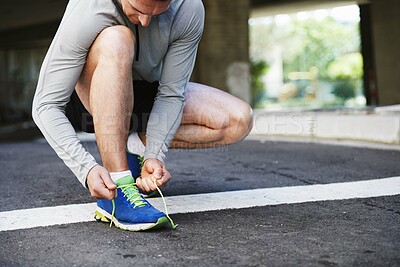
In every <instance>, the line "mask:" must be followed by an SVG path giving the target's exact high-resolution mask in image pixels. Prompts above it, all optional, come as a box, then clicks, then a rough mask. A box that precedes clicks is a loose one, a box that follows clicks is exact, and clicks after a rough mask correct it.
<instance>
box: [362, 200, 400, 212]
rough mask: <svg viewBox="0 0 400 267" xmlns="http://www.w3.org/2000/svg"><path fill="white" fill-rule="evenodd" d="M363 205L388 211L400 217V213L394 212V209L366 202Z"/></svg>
mask: <svg viewBox="0 0 400 267" xmlns="http://www.w3.org/2000/svg"><path fill="white" fill-rule="evenodd" d="M363 204H364V205H366V206H369V207H373V208H377V209H380V210H385V211H388V212H390V213H395V214H398V215H400V211H398V210H394V209H392V208H388V207H384V206H380V205H377V204H374V203H370V202H367V201H364V202H363Z"/></svg>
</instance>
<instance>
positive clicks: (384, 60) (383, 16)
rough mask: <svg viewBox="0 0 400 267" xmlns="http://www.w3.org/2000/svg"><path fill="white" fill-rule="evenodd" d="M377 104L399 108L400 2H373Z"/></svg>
mask: <svg viewBox="0 0 400 267" xmlns="http://www.w3.org/2000/svg"><path fill="white" fill-rule="evenodd" d="M371 14H372V30H373V40H374V48H375V61H376V75H377V82H378V86H377V87H378V101H379V104H380V105H392V104H400V1H399V0H372V3H371Z"/></svg>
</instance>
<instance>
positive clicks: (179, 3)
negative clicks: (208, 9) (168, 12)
mask: <svg viewBox="0 0 400 267" xmlns="http://www.w3.org/2000/svg"><path fill="white" fill-rule="evenodd" d="M171 8H172V9H173V10H174V13H175V15H177V14H198V15H202V14H203V12H204V6H203V2H202V1H201V0H173V1H172V3H171Z"/></svg>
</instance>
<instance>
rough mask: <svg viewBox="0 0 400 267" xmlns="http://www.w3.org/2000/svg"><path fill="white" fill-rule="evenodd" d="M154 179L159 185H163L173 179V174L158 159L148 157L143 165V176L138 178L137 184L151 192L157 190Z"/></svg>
mask: <svg viewBox="0 0 400 267" xmlns="http://www.w3.org/2000/svg"><path fill="white" fill-rule="evenodd" d="M154 180H156V181H157V186H159V187H163V186H165V185H166V184H167V183H168V181H169V180H171V174H170V173H169V171H167V169H166V168H165V165H164V164H163V163H162V162H161V161H159V160H158V159H147V160H146V161H145V162H144V164H143V167H142V175H141V178H138V179H136V185H137V186H138V187H139V188H140V189H142V190H143V191H145V192H147V193H149V192H152V191H155V190H157V188H156V186H155V185H154Z"/></svg>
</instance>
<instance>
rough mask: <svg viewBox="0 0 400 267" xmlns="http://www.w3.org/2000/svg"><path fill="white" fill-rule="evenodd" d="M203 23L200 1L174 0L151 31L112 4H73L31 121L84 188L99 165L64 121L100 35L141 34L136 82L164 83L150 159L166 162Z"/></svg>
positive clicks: (150, 132)
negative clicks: (121, 29)
mask: <svg viewBox="0 0 400 267" xmlns="http://www.w3.org/2000/svg"><path fill="white" fill-rule="evenodd" d="M203 24H204V7H203V4H202V2H201V0H173V1H172V2H171V5H170V7H169V9H168V11H167V12H165V13H163V14H160V15H158V16H155V17H153V18H152V21H151V22H150V25H149V26H148V27H146V28H143V27H141V26H140V25H137V26H135V25H133V24H131V23H130V22H129V21H128V20H127V19H126V16H124V14H123V13H121V10H120V9H119V8H118V6H117V5H115V4H114V3H113V1H112V0H70V2H69V4H68V6H67V8H66V11H65V14H64V16H63V19H62V21H61V24H60V26H59V29H58V31H57V33H56V35H55V37H54V39H53V41H52V43H51V46H50V48H49V50H48V52H47V55H46V57H45V60H44V62H43V65H42V68H41V71H40V76H39V81H38V85H37V89H36V93H35V97H34V100H33V108H32V116H33V119H34V121H35V123H36V124H37V126H38V127H39V128H40V130H41V131H42V133H43V135H44V136H45V138H46V140H47V141H48V143H49V144H50V145H51V146H52V147H53V149H54V150H55V151H56V153H57V154H58V156H59V157H60V158H61V159H62V160H63V161H64V162H65V164H66V165H67V166H68V167H69V168H70V169H71V170H72V172H73V173H74V174H75V175H76V176H77V178H78V179H79V181H80V182H81V183H82V184H83V185H84V186H85V182H86V177H87V174H88V172H89V171H90V169H91V168H93V167H94V166H95V165H97V163H96V160H95V159H94V157H93V156H92V155H91V154H90V153H89V152H88V151H86V149H85V148H84V147H83V146H82V144H81V143H80V141H79V139H78V137H77V135H76V132H75V130H74V129H73V127H72V125H71V123H70V122H69V120H68V119H67V117H66V116H65V106H66V104H67V103H68V102H69V99H70V96H71V94H72V92H73V90H74V88H75V85H76V83H77V81H78V78H79V76H80V74H81V72H82V69H83V67H84V64H85V62H86V56H87V54H88V51H89V48H90V46H91V45H92V43H93V42H94V40H95V39H96V37H97V35H98V34H99V33H100V32H101V31H102V30H103V29H105V28H107V27H111V26H114V25H125V26H128V27H129V28H130V29H131V30H132V32H133V33H134V34H135V35H138V36H136V40H139V42H138V43H137V45H138V47H136V51H138V52H139V54H137V58H136V60H135V62H134V64H133V79H134V80H145V81H148V82H154V81H159V82H160V86H159V88H158V93H157V96H156V99H155V102H154V106H153V109H152V112H151V115H150V118H149V122H148V127H147V139H146V144H147V146H146V152H145V159H148V158H156V159H159V160H161V161H162V162H165V158H166V153H167V150H168V147H169V144H170V142H171V141H172V139H173V137H174V135H175V133H176V131H177V129H178V127H179V125H180V122H181V118H182V112H183V103H184V90H185V87H186V84H187V82H188V80H189V78H190V75H191V72H192V70H193V66H194V62H195V57H196V52H197V46H198V43H199V41H200V38H201V35H202V32H203ZM135 27H137V31H136V29H135Z"/></svg>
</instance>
